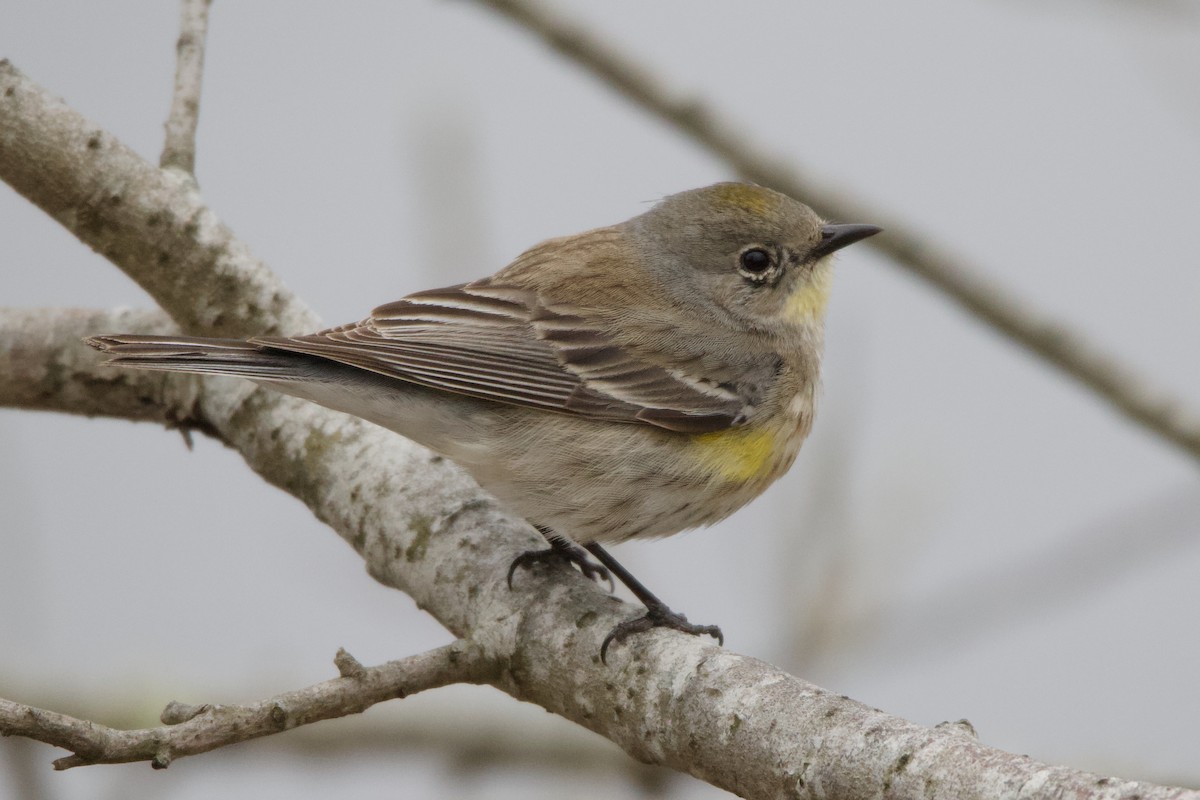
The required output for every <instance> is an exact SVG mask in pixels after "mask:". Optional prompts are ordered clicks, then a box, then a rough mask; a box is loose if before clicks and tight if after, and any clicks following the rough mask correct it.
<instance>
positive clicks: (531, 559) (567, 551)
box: [508, 539, 615, 592]
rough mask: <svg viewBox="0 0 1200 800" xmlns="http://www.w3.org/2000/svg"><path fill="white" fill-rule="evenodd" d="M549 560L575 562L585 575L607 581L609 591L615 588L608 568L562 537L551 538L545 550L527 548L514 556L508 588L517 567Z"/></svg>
mask: <svg viewBox="0 0 1200 800" xmlns="http://www.w3.org/2000/svg"><path fill="white" fill-rule="evenodd" d="M548 561H558V562H564V561H565V562H566V563H568V564H574V565H575V566H576V567H577V568H578V569H579V571H580V572H582V573H583V574H584V577H586V578H589V579H591V580H593V581H596V582H597V583H605V582H607V583H608V591H609V592H612V591H613V589H614V588H615V586H614V584H613V579H612V574H611V573H609V571H608V570H607V569H605V568H604V567H602V566H600V565H599V564H597V563H596V562H595V561H593V560H592V559H591V557H589V556H588V553H587V551H586V550H584V549H583V548H582V547H580V546H579V545H577V544H575V543H574V542H565V541H563V540H562V539H552V540H550V546H549V547H547V548H545V549H543V550H526V551H525V552H524V553H521V555H519V556H517V557H516V558H514V559H513V560H512V563H511V564H509V565H508V588H509V589H512V585H513V574H514V573H515V572H516V571H517V569H519V568H527V567H531V566H533V565H534V564H541V563H545V562H548Z"/></svg>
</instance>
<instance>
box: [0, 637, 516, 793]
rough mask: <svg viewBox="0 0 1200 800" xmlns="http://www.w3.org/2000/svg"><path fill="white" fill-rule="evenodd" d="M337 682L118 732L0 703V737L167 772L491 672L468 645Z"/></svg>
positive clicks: (180, 709) (67, 761) (175, 711)
mask: <svg viewBox="0 0 1200 800" xmlns="http://www.w3.org/2000/svg"><path fill="white" fill-rule="evenodd" d="M347 658H348V656H346V655H345V654H344V651H343V652H339V654H338V662H339V663H338V667H339V671H340V672H341V673H342V675H341V676H340V677H337V678H334V679H332V680H328V681H324V682H323V683H318V684H314V685H312V686H308V687H306V688H304V689H297V690H295V691H291V692H285V693H284V694H280V695H276V696H275V697H272V698H269V699H267V700H260V701H259V702H257V703H248V704H246V705H236V706H218V705H208V704H205V705H201V706H188V705H184V704H181V703H175V702H172V703H169V704H168V705H167V707H166V708H165V709H164V710H163V713H162V722H163V725H162V726H161V727H158V728H143V729H141V730H132V731H122V730H117V729H115V728H109V727H106V726H104V725H100V724H97V723H95V722H89V721H87V720H82V719H76V718H74V717H70V716H67V715H66V714H59V713H57V712H55V711H46V710H44V709H40V708H34V707H32V706H27V705H23V704H21V703H14V702H13V701H11V700H3V699H0V734H3V735H5V736H11V735H17V736H25V737H28V738H30V739H37V740H38V741H40V742H46V743H47V744H52V745H55V746H57V747H63V748H66V749H67V750H70V751H71V753H72V754H71V755H69V756H64V757H63V758H60V759H58V760H57V761H55V762H54V768H55V769H60V770H62V769H70V768H71V767H79V766H84V765H86V764H122V763H126V762H129V761H149V762H150V765H151V766H152V767H154V768H155V769H165V768H166V767H168V766H170V764H171V762H172V761H173V760H175V759H177V758H181V757H183V756H191V755H196V754H198V753H206V752H208V751H209V750H216V749H217V748H219V747H225V746H226V745H230V744H236V743H237V742H244V741H247V740H249V739H257V738H259V737H261V736H269V735H271V734H274V733H279V732H281V731H285V730H289V729H291V728H295V727H297V726H300V725H308V724H309V723H312V722H317V721H319V720H323V719H333V718H335V717H344V716H347V715H348V714H358V713H361V712H362V711H365V710H366V709H368V708H370V707H371V706H373V705H375V704H376V703H381V702H383V701H385V700H392V699H395V698H403V697H406V696H408V695H410V694H416V693H417V692H421V691H425V690H426V689H436V688H438V687H439V686H446V685H448V684H451V683H479V682H481V681H483V680H484V678H485V677H486V676H487V675H488V674H490V673H491V672H492V671H493V668H492V666H491V664H490V662H489V661H488V660H487V659H486V658H485V657H484V656H483V653H482V651H481V650H480V649H479V648H477V647H474V646H472V645H470V644H468V643H466V642H463V641H457V642H454V643H452V644H448V645H445V646H444V647H439V648H438V649H436V650H430V651H429V652H427V653H421V654H420V655H415V656H409V657H408V658H404V659H400V660H398V661H389V662H387V663H386V664H380V665H379V666H377V667H363V666H362V665H357V668H356V669H354V670H353V671H352V672H351V673H350V674H347V670H346V669H345V668H344V667H343V663H344V662H345V661H346V659H347Z"/></svg>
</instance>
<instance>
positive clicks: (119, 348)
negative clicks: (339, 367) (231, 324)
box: [84, 334, 307, 380]
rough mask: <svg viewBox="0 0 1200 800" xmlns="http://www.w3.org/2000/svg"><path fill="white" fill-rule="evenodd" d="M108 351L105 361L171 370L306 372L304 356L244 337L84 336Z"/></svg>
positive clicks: (284, 375)
mask: <svg viewBox="0 0 1200 800" xmlns="http://www.w3.org/2000/svg"><path fill="white" fill-rule="evenodd" d="M84 341H85V342H86V343H87V344H88V345H90V346H91V347H94V348H96V349H97V350H100V351H101V352H103V353H106V354H107V355H108V356H109V358H108V360H107V361H105V362H104V363H105V364H111V365H113V366H117V367H134V368H136V369H156V370H164V371H168V372H197V373H204V374H210V375H235V376H238V377H242V378H257V379H260V380H288V379H295V378H296V377H297V376H298V375H299V374H302V373H303V371H304V369H303V367H304V362H305V361H306V360H307V359H305V358H304V357H303V356H299V357H298V356H297V355H296V354H294V353H288V352H286V351H282V350H270V349H266V348H263V347H260V346H258V345H254V344H251V343H250V342H246V341H243V340H241V339H211V338H204V337H199V336H141V335H136V334H119V335H113V336H92V337H90V338H87V339H84Z"/></svg>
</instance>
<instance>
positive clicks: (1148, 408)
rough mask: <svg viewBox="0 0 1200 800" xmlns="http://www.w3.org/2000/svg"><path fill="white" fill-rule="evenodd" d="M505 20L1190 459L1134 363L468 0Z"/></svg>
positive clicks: (638, 81) (516, 6) (590, 49)
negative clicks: (849, 229)
mask: <svg viewBox="0 0 1200 800" xmlns="http://www.w3.org/2000/svg"><path fill="white" fill-rule="evenodd" d="M476 2H479V3H480V4H482V5H484V6H487V7H489V8H491V9H492V10H494V11H497V12H499V13H500V14H503V15H504V16H506V17H508V18H509V19H511V20H513V21H514V22H516V23H517V24H519V25H520V26H522V27H523V28H525V29H526V30H528V31H529V32H530V33H532V34H534V35H535V36H537V37H539V38H540V39H541V40H542V42H543V43H545V44H546V45H548V46H549V47H551V48H552V49H553V50H555V51H556V52H558V53H559V54H561V55H563V56H565V57H567V58H568V59H570V60H572V61H574V62H575V63H576V64H579V65H580V66H582V67H584V68H586V69H588V70H590V71H591V72H592V73H593V74H594V75H595V76H596V77H597V78H598V79H599V80H601V81H602V82H604V83H605V84H606V85H608V86H609V87H610V88H612V89H613V90H615V91H616V92H618V93H620V94H622V95H624V96H625V97H626V98H627V99H629V100H631V101H633V102H634V103H635V104H637V105H639V106H641V107H642V109H644V110H645V111H647V112H649V113H650V114H652V115H654V116H656V117H659V118H661V119H662V120H664V121H666V122H668V123H670V124H671V125H673V126H674V127H675V128H676V129H677V130H678V131H680V132H681V133H683V134H685V135H686V136H688V137H690V138H691V139H693V140H694V141H695V142H697V143H698V144H700V145H702V146H704V147H706V148H708V149H709V150H710V151H711V152H713V153H714V154H715V155H717V156H719V157H720V158H722V159H724V160H725V161H726V162H727V163H728V164H729V165H730V166H731V167H733V168H734V169H735V170H736V171H737V172H738V173H739V174H740V175H741V176H742V177H744V178H745V179H747V180H750V181H754V182H755V183H760V184H762V185H764V186H770V187H773V188H775V189H778V190H779V191H781V192H783V193H784V194H788V195H791V196H792V197H797V198H803V199H805V200H806V201H807V202H809V203H810V204H811V205H813V206H815V207H817V208H818V209H820V210H821V211H822V212H823V213H825V214H826V215H828V216H829V217H830V218H833V219H840V220H870V221H871V223H872V224H875V225H881V226H883V228H884V230H885V231H886V234H885V235H883V236H876V237H874V238H872V239H871V240H869V241H868V242H866V243H865V245H864V246H866V247H874V248H876V249H878V250H880V251H882V252H883V253H885V254H887V255H888V256H890V257H891V258H892V259H893V260H894V261H895V262H896V263H897V264H899V265H900V266H902V267H904V268H905V269H907V270H908V271H909V272H912V273H913V274H915V275H917V276H918V277H920V278H922V279H924V280H925V281H926V282H927V283H929V284H930V285H932V286H933V287H934V288H936V289H938V290H939V291H941V292H942V293H943V294H945V295H946V296H947V297H949V298H950V299H951V300H953V301H954V302H955V303H957V304H958V305H959V306H960V307H962V308H963V309H965V310H966V311H968V312H969V313H971V314H973V315H975V316H976V317H978V318H979V319H981V320H983V321H984V322H986V323H988V324H989V325H991V326H992V327H993V328H995V329H996V330H998V331H1000V332H1001V333H1003V334H1004V335H1005V336H1007V337H1009V338H1010V339H1012V340H1013V341H1015V342H1017V343H1019V344H1020V345H1022V346H1023V347H1025V348H1026V349H1027V350H1029V351H1030V352H1032V353H1033V354H1034V355H1036V356H1038V357H1040V358H1041V359H1043V360H1044V361H1046V362H1048V363H1050V364H1052V365H1053V366H1055V367H1057V368H1058V369H1059V370H1061V371H1062V372H1064V373H1066V374H1067V375H1069V376H1071V377H1072V378H1074V379H1076V380H1077V381H1079V382H1080V383H1082V384H1083V385H1084V386H1087V387H1088V388H1089V389H1091V390H1092V391H1093V392H1094V393H1095V394H1097V395H1099V396H1100V397H1101V398H1103V399H1104V400H1106V401H1107V402H1108V403H1109V404H1111V405H1112V406H1113V407H1114V408H1116V409H1117V410H1118V411H1120V412H1121V413H1122V414H1124V415H1125V416H1127V417H1128V418H1130V419H1132V420H1133V421H1134V422H1137V423H1138V424H1139V425H1141V426H1142V427H1144V428H1146V429H1147V430H1149V431H1152V432H1153V433H1155V434H1157V435H1158V436H1160V437H1162V438H1163V439H1166V440H1167V441H1168V442H1171V443H1172V444H1174V445H1176V446H1177V447H1180V448H1182V449H1183V450H1185V451H1187V452H1188V453H1190V454H1191V455H1192V456H1193V457H1196V458H1200V416H1197V415H1196V414H1195V413H1194V412H1193V411H1191V410H1189V409H1188V408H1187V407H1186V406H1185V405H1184V404H1183V403H1182V402H1181V401H1180V400H1179V399H1178V398H1176V397H1173V396H1171V395H1170V394H1169V393H1167V392H1164V391H1162V390H1159V389H1154V388H1151V387H1150V385H1149V384H1148V383H1147V382H1146V381H1145V380H1144V379H1143V378H1142V377H1141V376H1140V375H1138V374H1137V372H1136V370H1134V369H1132V368H1131V367H1128V366H1127V365H1125V364H1122V363H1121V362H1120V360H1119V359H1117V358H1115V357H1113V356H1112V355H1110V354H1108V353H1106V352H1105V351H1104V350H1103V349H1101V348H1100V347H1098V346H1096V345H1094V344H1093V343H1092V342H1090V341H1088V339H1087V338H1086V337H1085V336H1083V335H1082V334H1080V333H1079V332H1077V331H1073V330H1071V329H1070V328H1069V327H1068V326H1066V325H1065V324H1063V323H1062V322H1060V321H1059V320H1056V319H1054V318H1053V317H1051V316H1049V315H1047V314H1045V313H1044V312H1041V311H1038V310H1036V309H1034V307H1033V305H1032V304H1031V303H1029V302H1027V301H1026V300H1024V299H1021V298H1018V297H1017V296H1016V295H1015V294H1014V293H1013V292H1012V291H1010V290H1009V289H1007V288H1006V287H1002V286H1000V285H999V284H997V283H996V282H994V281H992V280H989V279H987V278H985V277H983V272H982V271H981V270H979V269H978V268H977V267H973V266H970V265H969V263H968V261H967V259H965V258H963V257H962V256H959V255H958V254H954V253H951V252H949V251H948V250H946V249H944V248H941V247H939V246H938V245H937V244H936V243H934V242H932V241H931V240H929V239H927V238H926V237H924V236H922V235H920V234H918V233H916V232H914V231H913V230H912V229H911V228H909V227H908V226H907V225H905V224H904V223H903V221H901V220H900V219H898V218H896V217H894V216H893V215H892V214H889V213H887V212H886V211H884V210H880V209H876V208H870V207H869V206H866V205H863V204H862V203H857V202H854V201H852V200H850V199H848V198H847V197H845V196H844V195H841V194H839V193H837V192H834V191H832V190H830V189H828V188H826V187H823V186H819V185H817V184H816V183H814V182H813V181H811V180H808V179H806V178H804V177H802V176H801V175H800V174H799V173H798V172H797V171H796V170H795V169H793V168H792V167H791V166H790V165H789V164H788V163H787V162H786V159H784V158H782V157H778V156H773V155H769V154H767V153H765V152H763V151H761V150H758V149H756V148H755V146H754V145H753V144H751V143H750V140H749V138H748V137H747V136H746V135H745V134H744V133H743V132H742V131H740V130H738V129H737V128H736V127H735V126H734V125H733V124H731V123H730V122H729V121H728V120H726V119H724V118H722V117H721V116H720V115H719V114H718V113H717V112H715V111H713V110H712V109H710V108H709V107H707V106H705V105H704V104H703V103H702V102H700V101H697V100H694V99H690V98H684V97H679V96H676V95H673V94H672V93H671V92H670V91H669V90H668V89H666V88H665V86H664V85H663V83H662V81H661V80H659V78H658V77H657V76H656V75H654V74H653V73H652V72H651V70H650V69H649V68H647V67H646V66H644V65H642V64H639V63H637V62H636V60H635V59H633V58H631V57H629V56H628V55H627V54H625V53H621V52H618V51H617V50H615V49H613V48H611V47H609V46H607V45H606V44H605V43H604V42H602V41H600V40H599V39H597V38H596V37H594V36H592V35H591V34H589V33H588V32H587V31H586V30H585V29H584V28H583V26H581V25H578V24H575V23H573V22H570V21H568V20H567V19H565V18H564V17H563V16H560V15H558V14H557V13H552V12H550V11H548V10H547V9H545V8H544V7H543V6H542V5H540V4H539V3H535V2H530V0H476Z"/></svg>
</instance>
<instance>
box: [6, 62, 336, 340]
mask: <svg viewBox="0 0 1200 800" xmlns="http://www.w3.org/2000/svg"><path fill="white" fill-rule="evenodd" d="M0 180H3V181H4V182H6V183H7V184H8V185H9V186H11V187H13V189H15V190H16V191H17V192H19V193H20V194H21V195H23V196H24V197H25V198H26V199H27V200H29V201H30V202H31V203H33V204H34V205H36V206H37V207H38V208H41V209H42V210H43V211H45V212H46V213H47V214H49V215H50V216H51V217H52V218H53V219H55V220H56V221H58V222H59V223H60V224H61V225H62V226H63V227H65V228H66V229H67V230H68V231H70V232H71V233H72V234H73V235H74V236H75V237H76V238H78V239H79V240H80V241H81V242H83V243H84V244H86V245H87V246H88V247H91V248H92V249H93V250H95V251H96V252H98V253H100V254H101V255H102V256H104V257H105V258H107V259H108V260H109V261H111V262H113V263H114V264H115V265H117V266H118V267H119V268H120V269H121V270H122V271H124V272H125V274H126V275H128V276H129V277H131V278H133V279H134V280H135V281H137V282H138V284H139V285H141V286H142V288H143V289H145V290H146V291H147V292H149V293H150V296H151V297H153V298H154V300H155V301H156V302H157V303H158V304H159V305H160V306H162V308H163V309H164V310H166V312H167V313H168V314H170V315H171V317H172V318H173V319H174V320H175V321H176V322H177V323H178V324H179V326H180V328H181V329H182V330H184V331H189V332H199V331H203V332H204V333H206V334H208V335H211V336H223V335H224V336H242V335H249V334H251V333H267V332H274V333H302V332H307V331H311V330H315V329H316V328H317V327H318V326H319V320H318V319H317V317H316V315H315V314H313V313H312V312H311V311H309V310H308V309H307V308H306V307H305V306H304V304H303V303H301V302H300V301H299V300H297V299H296V297H295V296H293V295H292V293H291V292H290V291H288V290H287V289H286V288H285V287H284V285H283V283H282V282H281V281H280V280H279V279H278V278H277V277H276V276H275V275H274V274H272V273H271V272H270V270H268V269H267V268H266V267H265V266H264V265H263V264H262V262H260V261H258V260H257V259H256V258H254V257H253V256H252V255H251V254H250V249H249V248H248V247H246V245H245V244H244V243H242V242H241V241H240V240H238V239H237V237H235V236H234V234H233V232H232V231H231V230H229V228H228V227H227V226H225V225H224V224H223V223H222V222H221V221H220V220H219V219H217V217H216V215H215V214H213V213H212V211H211V210H210V209H209V208H208V207H207V206H206V205H204V203H203V201H202V199H201V197H200V195H199V193H198V192H197V191H196V189H195V186H194V184H193V183H192V181H191V179H190V178H188V177H187V176H185V175H182V174H181V173H180V172H179V171H178V170H163V169H159V168H158V167H156V166H154V165H153V164H149V163H147V162H146V161H145V160H144V159H142V158H141V157H140V156H139V155H138V154H137V153H135V152H134V151H133V150H131V149H130V148H129V147H127V146H126V145H124V144H122V143H121V142H120V141H118V140H117V139H116V137H114V136H113V135H112V134H110V133H108V132H107V131H105V130H103V129H101V128H100V127H99V126H97V125H96V124H95V123H93V122H91V121H89V120H88V119H86V118H85V117H83V116H82V115H80V114H78V113H76V112H75V111H73V110H72V109H70V108H69V107H68V106H67V105H66V104H65V103H64V102H63V101H62V100H60V99H58V98H56V97H54V96H53V95H51V94H50V93H49V92H47V91H46V90H45V89H43V88H42V87H40V86H38V85H37V84H35V83H34V82H33V81H31V80H29V79H28V78H27V77H26V76H24V75H23V74H21V72H20V71H19V70H18V69H17V68H16V67H14V66H13V65H12V64H11V63H10V62H9V61H7V60H0Z"/></svg>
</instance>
